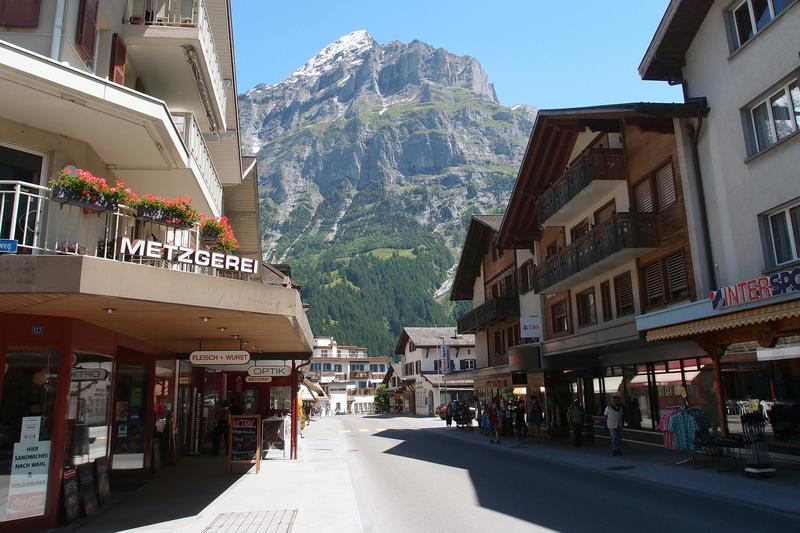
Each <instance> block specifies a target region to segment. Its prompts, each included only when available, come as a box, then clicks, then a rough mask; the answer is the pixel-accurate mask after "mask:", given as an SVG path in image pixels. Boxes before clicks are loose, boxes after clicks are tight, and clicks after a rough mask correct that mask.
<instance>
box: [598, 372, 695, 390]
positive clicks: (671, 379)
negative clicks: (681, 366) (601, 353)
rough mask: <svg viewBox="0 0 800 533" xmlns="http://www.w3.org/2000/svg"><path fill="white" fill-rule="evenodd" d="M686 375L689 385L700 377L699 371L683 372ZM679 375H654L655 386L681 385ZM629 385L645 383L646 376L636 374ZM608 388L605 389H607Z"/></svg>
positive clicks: (669, 373) (672, 373)
mask: <svg viewBox="0 0 800 533" xmlns="http://www.w3.org/2000/svg"><path fill="white" fill-rule="evenodd" d="M685 374H686V383H691V382H692V381H694V380H695V378H696V377H697V376H699V375H700V371H699V370H690V371H688V372H685ZM681 382H682V380H681V373H680V372H667V373H665V374H656V385H674V384H676V383H681ZM630 383H631V385H634V384H636V383H640V384H644V383H647V374H638V375H636V376H633V379H631V381H630ZM607 388H608V387H606V389H607Z"/></svg>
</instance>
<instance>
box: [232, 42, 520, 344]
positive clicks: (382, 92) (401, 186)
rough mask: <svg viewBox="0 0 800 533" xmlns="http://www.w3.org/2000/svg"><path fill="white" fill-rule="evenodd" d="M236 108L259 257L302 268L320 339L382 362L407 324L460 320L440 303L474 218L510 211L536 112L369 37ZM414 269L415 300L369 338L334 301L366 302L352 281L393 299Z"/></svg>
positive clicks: (469, 66) (460, 67)
mask: <svg viewBox="0 0 800 533" xmlns="http://www.w3.org/2000/svg"><path fill="white" fill-rule="evenodd" d="M239 109H240V116H241V128H242V132H243V138H244V145H245V149H246V150H249V151H250V152H251V153H253V154H255V155H257V157H258V165H259V173H260V176H259V183H260V195H261V214H262V221H263V224H264V227H263V240H264V249H265V250H266V251H268V253H269V256H270V257H269V258H270V259H271V260H281V261H287V262H290V263H291V264H292V265H293V266H294V267H295V277H297V278H298V279H299V281H300V282H301V283H303V284H304V286H305V287H306V299H307V301H308V302H309V303H310V305H311V310H310V312H309V317H310V319H311V322H312V328H314V332H315V333H316V334H319V335H324V334H331V335H335V336H337V337H338V339H339V341H340V342H346V343H353V344H358V343H362V344H367V345H368V347H369V348H370V349H371V350H373V352H386V351H388V350H389V349H390V347H391V343H392V342H393V341H394V340H395V339H396V335H397V334H398V333H399V327H400V326H402V325H412V322H413V325H425V324H433V323H434V322H440V324H439V325H443V324H441V322H442V321H446V322H448V323H449V322H452V316H451V315H452V311H453V310H452V309H450V308H449V304H448V303H446V302H444V303H437V302H436V301H434V295H435V293H436V296H437V297H439V299H440V300H441V296H443V295H445V294H446V292H447V288H448V286H447V283H446V280H447V278H448V277H449V274H448V270H449V269H452V267H453V265H454V264H455V257H454V256H453V253H454V252H456V253H457V250H458V249H459V248H460V246H461V244H462V240H463V237H464V232H465V229H466V223H467V222H468V218H469V214H471V213H473V212H478V211H481V212H486V211H492V210H497V209H498V208H502V206H503V205H504V204H505V202H506V201H507V199H508V195H509V193H510V190H511V187H512V185H513V181H514V178H515V175H516V171H517V167H518V164H519V162H520V160H521V158H522V155H523V152H524V147H525V143H526V141H527V137H528V134H529V133H530V130H531V127H532V121H533V117H534V112H535V110H534V109H533V108H531V107H529V106H524V105H520V106H515V107H513V108H508V107H504V106H502V105H500V103H499V102H498V100H497V96H496V94H495V91H494V87H493V85H492V84H491V83H490V82H489V79H488V77H487V75H486V73H485V72H484V70H483V68H482V67H481V65H480V63H479V62H478V61H477V60H476V59H474V58H471V57H468V56H456V55H453V54H451V53H449V52H447V51H446V50H443V49H441V48H434V47H432V46H430V45H428V44H425V43H423V42H420V41H413V42H411V43H408V44H403V43H400V42H391V43H388V44H381V43H378V42H376V41H375V40H374V39H373V38H372V37H371V36H370V35H369V33H367V32H365V31H358V32H353V33H350V34H348V35H345V36H344V37H342V38H340V39H339V40H337V41H335V42H334V43H332V44H330V45H329V46H327V47H326V48H324V49H323V50H322V51H321V52H319V54H317V55H316V56H314V57H313V58H312V59H311V60H310V61H308V63H306V64H305V65H304V66H303V67H301V68H299V69H298V70H296V71H295V72H294V73H292V74H291V75H290V76H289V77H287V78H286V79H285V80H284V81H282V82H280V83H278V84H275V85H265V84H262V85H258V86H256V87H254V88H252V89H250V90H249V91H247V92H246V93H244V94H242V95H240V96H239ZM412 263H413V266H412ZM398 268H399V270H398V271H396V270H397V269H398ZM420 268H421V269H422V270H421V271H420V272H419V276H421V277H420V279H419V280H418V282H417V283H416V287H414V288H412V289H410V290H412V291H415V293H414V294H413V295H406V296H404V295H403V294H397V298H398V301H397V302H395V303H394V304H392V305H388V306H385V305H383V304H377V305H379V307H380V309H377V308H376V309H373V310H372V311H373V314H372V315H370V316H369V319H370V320H371V321H372V322H374V326H373V327H372V329H371V330H370V332H365V331H358V329H359V327H360V326H358V325H356V324H354V323H353V321H355V320H358V317H355V316H350V315H348V311H346V310H343V309H341V308H338V307H337V306H338V304H335V303H334V302H333V300H337V299H338V300H341V299H344V300H345V301H346V302H352V305H354V306H359V305H360V306H365V305H367V306H368V305H369V303H368V302H370V301H371V300H370V298H371V295H368V294H365V292H368V290H369V289H367V288H366V287H367V285H370V284H368V283H365V282H364V280H363V279H362V282H361V284H360V285H359V283H356V282H355V281H354V280H353V279H351V278H353V277H358V274H357V272H356V271H359V272H361V275H362V276H363V275H367V276H370V275H373V276H383V277H384V278H385V279H382V280H381V283H380V284H378V286H377V288H376V289H375V290H378V291H379V292H383V293H384V295H385V294H390V293H391V292H392V287H389V286H388V285H387V284H392V283H394V284H395V286H394V288H397V284H398V283H400V284H401V285H402V284H403V283H402V282H401V281H400V280H399V278H400V277H402V272H403V271H405V272H409V271H410V270H409V269H420ZM398 272H399V273H398ZM370 273H371V274H370ZM395 278H398V279H395ZM371 281H372V280H371ZM381 287H382V288H381ZM417 293H419V294H417ZM401 300H403V301H401ZM404 300H408V301H404ZM409 301H411V302H414V303H413V304H408V302H409ZM376 302H377V300H376ZM409 305H410V308H409ZM377 313H381V314H377ZM448 313H450V315H448ZM401 320H402V321H405V322H401ZM409 321H411V322H409ZM373 330H374V331H373Z"/></svg>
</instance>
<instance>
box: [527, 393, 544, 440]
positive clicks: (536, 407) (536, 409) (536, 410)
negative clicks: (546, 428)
mask: <svg viewBox="0 0 800 533" xmlns="http://www.w3.org/2000/svg"><path fill="white" fill-rule="evenodd" d="M542 422H544V414H543V413H542V406H541V405H540V404H539V400H538V399H537V398H534V399H533V405H531V412H530V414H529V415H528V423H529V424H533V427H534V428H536V442H541V441H540V435H541V431H542Z"/></svg>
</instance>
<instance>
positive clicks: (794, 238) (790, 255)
mask: <svg viewBox="0 0 800 533" xmlns="http://www.w3.org/2000/svg"><path fill="white" fill-rule="evenodd" d="M764 220H765V222H766V224H765V226H766V233H767V236H768V239H767V245H768V248H769V259H770V261H769V264H770V265H772V266H777V265H782V264H784V263H789V262H792V261H796V260H798V259H800V204H798V205H793V206H791V207H788V208H786V209H781V210H780V211H777V212H773V213H771V214H768V215H766V216H765V217H764Z"/></svg>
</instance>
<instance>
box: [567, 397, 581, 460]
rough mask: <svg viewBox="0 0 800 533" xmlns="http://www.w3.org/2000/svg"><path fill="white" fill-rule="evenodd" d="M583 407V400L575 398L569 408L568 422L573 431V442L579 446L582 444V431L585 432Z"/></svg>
mask: <svg viewBox="0 0 800 533" xmlns="http://www.w3.org/2000/svg"><path fill="white" fill-rule="evenodd" d="M583 417H584V412H583V407H582V406H581V401H580V400H579V399H577V398H575V401H573V402H572V405H570V406H569V409H567V423H568V424H569V428H570V430H571V431H572V444H573V445H574V446H575V447H576V448H579V447H580V445H581V433H583Z"/></svg>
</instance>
